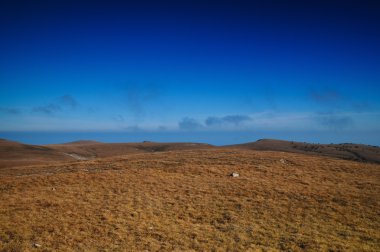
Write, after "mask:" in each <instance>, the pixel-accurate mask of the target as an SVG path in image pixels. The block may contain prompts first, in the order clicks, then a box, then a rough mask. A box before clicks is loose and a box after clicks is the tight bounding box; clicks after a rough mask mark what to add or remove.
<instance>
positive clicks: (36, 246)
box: [33, 243, 42, 248]
mask: <svg viewBox="0 0 380 252" xmlns="http://www.w3.org/2000/svg"><path fill="white" fill-rule="evenodd" d="M33 246H34V247H35V248H41V247H42V245H41V244H38V243H34V244H33Z"/></svg>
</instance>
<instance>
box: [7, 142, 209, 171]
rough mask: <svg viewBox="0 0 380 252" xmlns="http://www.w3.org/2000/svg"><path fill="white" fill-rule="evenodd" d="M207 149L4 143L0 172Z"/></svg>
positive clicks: (150, 144) (173, 145)
mask: <svg viewBox="0 0 380 252" xmlns="http://www.w3.org/2000/svg"><path fill="white" fill-rule="evenodd" d="M205 148H212V146H211V145H208V144H198V143H155V142H143V143H101V142H96V141H76V142H71V143H65V144H52V145H29V144H22V143H18V142H13V141H9V140H5V139H0V169H1V168H5V167H15V166H25V165H37V164H51V163H57V162H58V163H62V162H73V161H77V160H90V159H94V158H103V157H114V156H120V155H126V154H133V153H151V152H162V151H173V150H188V149H190V150H191V149H205Z"/></svg>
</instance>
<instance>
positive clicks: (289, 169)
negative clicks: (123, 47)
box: [0, 149, 380, 251]
mask: <svg viewBox="0 0 380 252" xmlns="http://www.w3.org/2000/svg"><path fill="white" fill-rule="evenodd" d="M281 159H283V160H285V162H281ZM234 171H235V172H238V173H240V177H238V178H232V177H230V176H229V174H230V173H231V172H234ZM379 187H380V165H376V164H364V163H358V162H351V161H344V160H337V159H332V158H326V157H316V156H306V155H302V154H291V153H281V152H258V151H248V150H238V149H205V150H187V151H172V152H161V153H151V154H130V155H128V156H123V157H117V158H116V157H114V158H104V159H97V160H91V161H81V162H74V163H65V164H62V165H45V166H30V167H14V168H9V169H1V170H0V198H1V209H0V251H29V250H36V251H38V250H39V251H379V250H380V220H379V216H380V215H379V214H380V206H379V198H380V197H379V196H380V188H379ZM34 243H38V244H41V247H40V248H33V244H34Z"/></svg>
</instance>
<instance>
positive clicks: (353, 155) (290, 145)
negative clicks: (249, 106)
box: [226, 139, 380, 163]
mask: <svg viewBox="0 0 380 252" xmlns="http://www.w3.org/2000/svg"><path fill="white" fill-rule="evenodd" d="M226 147H228V148H231V147H235V148H242V149H249V150H266V151H285V152H295V153H304V154H313V155H322V156H330V157H336V158H342V159H347V160H354V161H361V162H372V163H380V148H379V147H376V146H369V145H363V144H352V143H344V144H312V143H301V142H291V141H282V140H272V139H262V140H259V141H256V142H252V143H245V144H237V145H230V146H226Z"/></svg>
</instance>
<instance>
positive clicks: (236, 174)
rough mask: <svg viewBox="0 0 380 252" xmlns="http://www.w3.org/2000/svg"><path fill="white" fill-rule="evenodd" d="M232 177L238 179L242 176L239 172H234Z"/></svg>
mask: <svg viewBox="0 0 380 252" xmlns="http://www.w3.org/2000/svg"><path fill="white" fill-rule="evenodd" d="M230 176H231V177H233V178H237V177H239V176H240V174H239V173H237V172H233V173H231V175H230Z"/></svg>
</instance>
